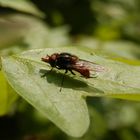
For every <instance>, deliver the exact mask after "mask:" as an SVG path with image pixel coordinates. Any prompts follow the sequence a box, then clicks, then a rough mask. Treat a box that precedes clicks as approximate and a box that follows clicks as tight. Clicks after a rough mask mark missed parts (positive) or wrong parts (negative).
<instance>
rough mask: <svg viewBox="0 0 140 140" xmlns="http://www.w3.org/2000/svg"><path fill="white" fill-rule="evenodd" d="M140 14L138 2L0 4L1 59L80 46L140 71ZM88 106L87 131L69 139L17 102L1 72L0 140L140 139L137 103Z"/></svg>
mask: <svg viewBox="0 0 140 140" xmlns="http://www.w3.org/2000/svg"><path fill="white" fill-rule="evenodd" d="M139 13H140V1H139V0H123V1H121V0H67V1H66V0H0V56H4V57H6V56H9V55H12V54H16V53H20V52H22V51H25V50H29V49H37V48H47V47H54V48H55V47H62V46H65V45H77V46H79V48H80V46H83V47H85V49H86V50H87V49H88V50H89V51H91V50H92V51H93V52H95V53H97V54H100V55H102V56H105V57H110V58H112V59H114V60H117V61H122V62H124V63H128V64H131V65H139V64H140V14H139ZM134 82H135V81H134ZM87 104H88V108H89V113H90V119H91V124H90V128H89V130H88V131H87V133H86V134H85V135H84V136H83V137H82V138H72V137H69V136H67V135H66V134H65V133H63V132H62V131H61V130H60V129H59V128H57V127H56V126H55V125H54V124H52V123H51V122H50V121H49V120H47V119H46V118H45V117H44V116H43V115H42V114H40V113H39V112H38V111H36V110H35V109H34V108H33V107H32V106H30V105H29V104H28V103H27V102H26V101H25V100H23V99H22V98H20V97H18V95H17V94H16V93H15V91H14V90H13V89H12V88H11V87H10V86H9V85H8V83H7V81H6V79H5V78H4V76H3V74H2V72H1V71H0V139H1V140H75V139H78V140H112V139H113V140H139V139H140V103H139V102H134V101H126V100H117V99H111V98H109V99H106V98H87Z"/></svg>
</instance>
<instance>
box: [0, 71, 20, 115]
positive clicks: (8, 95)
mask: <svg viewBox="0 0 140 140" xmlns="http://www.w3.org/2000/svg"><path fill="white" fill-rule="evenodd" d="M0 83H1V84H0V90H1V92H0V116H2V115H5V114H6V113H7V112H8V111H9V109H10V108H11V105H12V103H14V101H15V100H16V99H17V94H16V93H15V91H14V90H13V89H12V88H11V87H10V85H9V84H8V83H7V81H6V79H5V77H4V75H3V73H2V71H0Z"/></svg>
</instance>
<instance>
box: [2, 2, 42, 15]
mask: <svg viewBox="0 0 140 140" xmlns="http://www.w3.org/2000/svg"><path fill="white" fill-rule="evenodd" d="M0 6H2V7H6V8H7V7H9V8H13V9H16V10H18V11H22V12H27V13H30V14H34V15H36V16H40V17H43V16H44V14H43V13H41V12H40V11H39V10H38V9H37V8H36V7H35V5H34V4H33V3H31V2H30V1H28V0H0Z"/></svg>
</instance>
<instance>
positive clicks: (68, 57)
mask: <svg viewBox="0 0 140 140" xmlns="http://www.w3.org/2000/svg"><path fill="white" fill-rule="evenodd" d="M41 59H42V61H44V62H46V63H49V64H50V65H51V66H52V68H57V69H60V70H65V74H66V73H67V72H68V71H70V72H71V73H72V74H73V75H75V73H74V72H73V70H74V71H77V72H79V73H80V74H81V75H82V76H84V77H85V78H90V77H91V71H93V72H94V74H96V73H98V72H102V71H104V70H105V68H104V67H103V66H101V65H98V64H96V63H92V62H89V61H86V60H82V59H79V58H78V57H77V56H75V55H72V54H70V53H53V54H52V55H50V56H49V55H47V56H46V57H43V58H41ZM65 74H64V75H65ZM63 80H64V76H63V79H62V83H61V86H62V85H63ZM60 91H61V89H60Z"/></svg>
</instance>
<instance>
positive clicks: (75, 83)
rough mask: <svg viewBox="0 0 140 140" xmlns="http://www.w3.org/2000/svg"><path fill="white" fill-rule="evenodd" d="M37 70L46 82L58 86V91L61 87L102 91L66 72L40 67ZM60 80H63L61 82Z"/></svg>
mask: <svg viewBox="0 0 140 140" xmlns="http://www.w3.org/2000/svg"><path fill="white" fill-rule="evenodd" d="M39 72H40V74H41V78H44V77H45V78H46V80H47V82H48V83H53V84H55V85H57V86H59V87H60V90H59V91H60V92H61V91H62V88H71V89H74V90H80V91H85V92H92V93H93V92H95V93H97V92H98V93H103V91H101V90H99V89H97V88H94V87H93V86H90V85H88V84H87V83H86V82H85V81H81V80H82V79H81V80H79V79H76V77H72V76H70V75H66V74H65V75H64V74H63V73H59V72H57V71H56V70H53V68H52V69H51V70H46V69H40V71H39ZM62 78H64V79H62ZM60 80H61V81H60ZM62 80H63V81H64V82H62Z"/></svg>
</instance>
